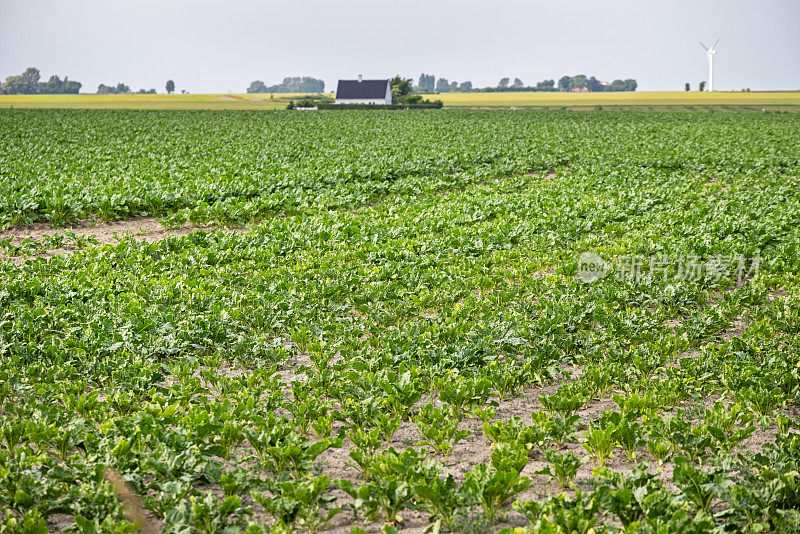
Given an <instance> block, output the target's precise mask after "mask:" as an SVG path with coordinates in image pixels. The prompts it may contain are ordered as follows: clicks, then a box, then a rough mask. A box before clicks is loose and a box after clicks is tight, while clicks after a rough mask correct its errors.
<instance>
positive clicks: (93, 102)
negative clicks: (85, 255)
mask: <svg viewBox="0 0 800 534" xmlns="http://www.w3.org/2000/svg"><path fill="white" fill-rule="evenodd" d="M302 96H308V95H304V94H297V93H275V94H196V95H138V94H129V95H2V96H0V108H10V107H14V108H76V109H285V108H286V105H287V104H288V103H289V101H290V100H297V99H298V98H300V97H302ZM426 98H429V99H431V100H435V99H438V100H442V101H443V102H444V105H445V107H453V108H459V107H466V108H489V109H491V108H505V107H519V108H547V109H556V108H569V109H594V108H596V107H597V106H602V107H604V108H611V109H616V108H630V107H636V108H640V109H641V108H645V109H679V108H682V109H687V108H694V109H700V110H710V109H713V110H725V109H749V110H755V111H760V110H762V109H766V110H769V111H800V92H791V91H784V92H751V93H744V92H714V93H700V92H696V91H690V92H684V91H652V92H635V93H584V94H574V93H538V92H520V93H441V94H432V95H426Z"/></svg>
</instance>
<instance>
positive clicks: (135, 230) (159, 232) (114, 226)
mask: <svg viewBox="0 0 800 534" xmlns="http://www.w3.org/2000/svg"><path fill="white" fill-rule="evenodd" d="M214 229H224V230H226V231H228V232H245V231H247V228H244V227H223V226H218V225H197V226H190V225H185V226H181V227H178V228H171V227H167V226H164V225H162V224H161V223H160V222H158V219H156V218H155V217H140V218H137V219H128V220H126V221H94V220H88V221H82V222H80V223H77V224H74V225H70V226H65V227H60V228H53V227H52V226H51V225H50V224H49V223H34V224H31V225H28V226H16V227H13V228H9V229H8V230H3V231H2V232H0V239H7V238H9V237H11V238H12V240H11V244H12V245H20V244H21V243H22V241H23V240H24V239H31V240H33V241H39V242H41V241H42V240H43V239H44V237H45V236H53V235H55V234H63V233H64V232H65V231H70V232H73V233H74V234H75V235H77V236H94V238H95V239H96V240H97V244H99V245H115V244H117V243H119V241H120V240H121V239H123V237H124V236H132V237H133V239H135V240H136V241H147V242H148V243H152V242H153V241H158V240H161V239H164V238H165V237H168V236H181V235H189V234H191V233H192V232H196V231H197V230H214ZM90 246H96V245H95V244H92V245H90ZM76 250H80V247H76V246H69V245H68V246H64V247H63V248H56V249H50V250H48V251H47V252H44V253H41V254H36V255H32V256H9V255H8V254H7V253H6V252H5V251H2V252H0V259H11V261H12V262H14V263H16V264H20V263H22V262H24V261H27V260H30V259H33V258H50V257H53V256H60V255H62V254H71V253H72V252H75V251H76Z"/></svg>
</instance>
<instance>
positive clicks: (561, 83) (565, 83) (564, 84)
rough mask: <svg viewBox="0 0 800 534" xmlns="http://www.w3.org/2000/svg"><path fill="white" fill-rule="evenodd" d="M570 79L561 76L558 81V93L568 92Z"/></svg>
mask: <svg viewBox="0 0 800 534" xmlns="http://www.w3.org/2000/svg"><path fill="white" fill-rule="evenodd" d="M571 81H572V78H570V77H569V76H562V77H561V78H559V79H558V90H559V91H569V86H570V82H571Z"/></svg>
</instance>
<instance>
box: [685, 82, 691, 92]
mask: <svg viewBox="0 0 800 534" xmlns="http://www.w3.org/2000/svg"><path fill="white" fill-rule="evenodd" d="M683 90H684V91H691V90H692V88H691V87H689V82H686V85H684V86H683Z"/></svg>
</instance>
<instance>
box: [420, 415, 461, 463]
mask: <svg viewBox="0 0 800 534" xmlns="http://www.w3.org/2000/svg"><path fill="white" fill-rule="evenodd" d="M414 423H415V424H416V425H417V428H419V431H420V432H421V433H422V436H423V437H424V438H425V440H424V441H421V442H420V443H417V445H426V446H428V447H430V448H431V449H433V450H434V451H436V452H440V453H442V454H443V455H444V457H445V458H447V457H448V456H450V453H451V452H453V446H454V445H455V444H456V443H458V442H459V441H461V440H462V439H464V438H467V437H469V436H470V434H471V432H470V431H469V430H463V429H462V430H459V429H458V419H456V418H452V417H451V416H450V411H449V410H447V409H446V408H438V407H436V406H434V405H433V404H430V403H429V404H426V405H425V406H423V407H422V408H421V409H420V411H419V413H418V414H417V415H416V416H414Z"/></svg>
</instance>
